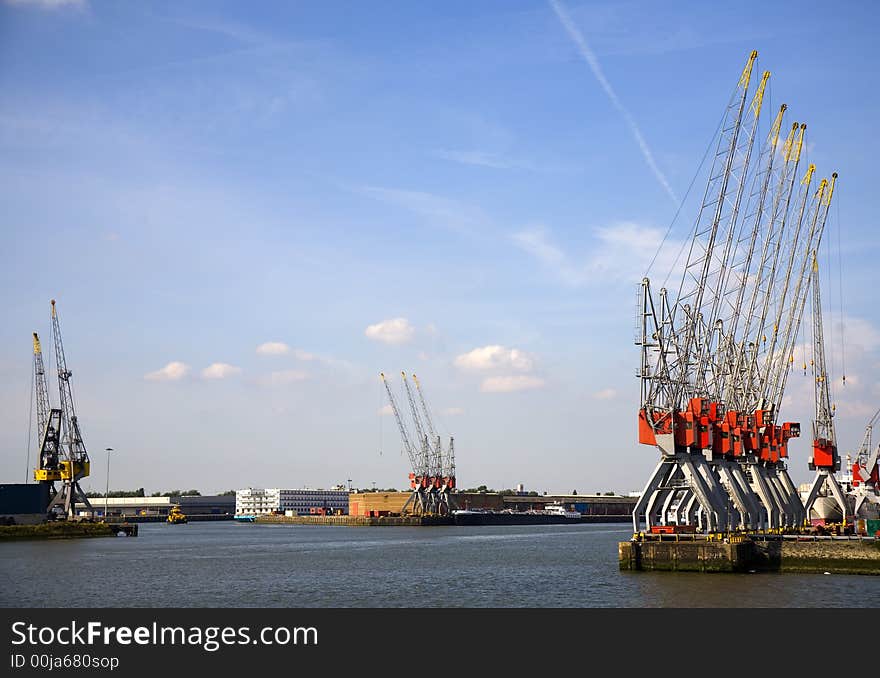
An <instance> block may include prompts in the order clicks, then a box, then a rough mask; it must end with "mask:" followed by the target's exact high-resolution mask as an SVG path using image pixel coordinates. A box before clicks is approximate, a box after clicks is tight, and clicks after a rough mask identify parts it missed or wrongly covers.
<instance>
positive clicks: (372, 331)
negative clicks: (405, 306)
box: [364, 318, 416, 345]
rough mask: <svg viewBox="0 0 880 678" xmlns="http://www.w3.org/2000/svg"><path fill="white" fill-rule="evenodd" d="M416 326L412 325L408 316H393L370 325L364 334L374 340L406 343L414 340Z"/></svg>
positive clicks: (387, 342) (386, 342)
mask: <svg viewBox="0 0 880 678" xmlns="http://www.w3.org/2000/svg"><path fill="white" fill-rule="evenodd" d="M415 332H416V328H415V327H413V326H412V325H410V322H409V320H407V319H406V318H391V319H390V320H383V321H382V322H379V323H376V324H375V325H370V326H369V327H367V329H366V330H364V334H365V335H367V337H369V338H370V339H373V340H374V341H381V342H383V343H385V344H394V345H396V344H406V343H408V342H409V341H411V340H412V338H413V336H414V335H415Z"/></svg>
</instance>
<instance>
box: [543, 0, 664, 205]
mask: <svg viewBox="0 0 880 678" xmlns="http://www.w3.org/2000/svg"><path fill="white" fill-rule="evenodd" d="M548 1H549V3H550V6H551V7H553V11H554V12H556V16H557V17H559V21H560V23H561V24H562V27H563V28H564V29H565V30H566V32H567V33H568V35H569V37H570V38H571V39H572V41H573V42H574V44H575V45H576V46H577V48H578V51H579V52H580V53H581V56H582V57H583V58H584V61H586V62H587V64H588V65H589V67H590V70H592V71H593V75H595V76H596V80H598V81H599V84H600V85H602V89H604V90H605V94H607V95H608V98H609V99H611V103H612V104H614V107H615V108H616V109H617V110H618V111H620V114H621V115H622V116H623V119H624V120H625V121H626V124H627V125H629V128H630V131H632V134H633V136H634V137H635V138H636V143H638V145H639V148H640V149H641V150H642V155H643V156H645V162H647V163H648V167H649V168H651V171H652V172H653V173H654V176H655V177H657V181H659V182H660V185H661V186H663V188H664V189H665V190H666V193H667V194H668V195H669V197H670V198H672V202H674V203H675V204H676V205H678V204H679V201H678V197H677V196H676V195H675V191H673V190H672V186H670V185H669V182H668V181H667V180H666V177H665V176H663V172H661V171H660V168H659V167H657V163H656V162H654V155H653V154H652V153H651V149H650V148H648V142H647V141H645V137H644V136H642V132H641V130H640V129H639V126H638V125H637V124H636V121H635V119H634V118H633V117H632V115H631V114H630V112H629V111H628V110H626V108H625V107H624V105H623V103H622V102H621V101H620V99H619V98H618V96H617V93H616V92H615V91H614V88H612V87H611V83H610V82H608V78H606V77H605V74H604V73H603V72H602V67H601V66H599V60H598V59H596V55H595V54H594V53H593V50H591V49H590V46H589V45H588V44H587V41H586V40H585V39H584V36H583V34H582V33H581V32H580V31H579V30H578V27H577V26H575V25H574V22H573V21H572V20H571V17H570V16H569V14H568V12H567V11H566V9H565V8H564V7H563V6H562V4H561V3H560V2H559V1H558V0H548Z"/></svg>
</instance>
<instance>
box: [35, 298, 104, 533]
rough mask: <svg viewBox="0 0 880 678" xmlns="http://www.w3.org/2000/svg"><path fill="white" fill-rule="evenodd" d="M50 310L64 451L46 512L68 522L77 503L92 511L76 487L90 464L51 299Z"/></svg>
mask: <svg viewBox="0 0 880 678" xmlns="http://www.w3.org/2000/svg"><path fill="white" fill-rule="evenodd" d="M51 307H52V311H51V314H52V338H53V341H54V345H55V365H56V369H57V373H58V391H59V395H60V401H61V407H60V417H59V419H58V424H59V427H58V429H56V430H55V432H56V433H57V431H59V430H60V444H59V445H58V448H59V449H60V450H61V451H63V454H62V455H61V457H62V460H61V461H60V462H59V463H58V473H59V475H60V478H55V479H60V481H61V487H60V489H58V491H57V492H55V494H54V496H53V497H52V499H51V500H50V501H49V506H48V509H47V510H48V513H49V515H53V514H56V513H60V514H63V515H64V516H65V517H68V518H69V517H71V516H72V515H73V512H74V508H75V505H76V503H77V502H81V503H82V504H83V505H85V507H86V509H87V510H89V511H92V505H91V503H90V502H89V499H88V497H86V495H85V492H83V490H82V488H81V487H80V484H79V483H80V481H81V480H82V479H83V478H85V477H87V476H88V475H89V470H90V462H89V455H88V452H87V451H86V446H85V443H84V442H83V438H82V432H81V431H80V427H79V419H78V418H77V416H76V409H75V406H74V402H73V390H72V388H71V385H70V378H71V377H72V376H73V373H72V372H71V371H70V370H69V369H68V368H67V359H66V357H65V355H64V343H63V341H62V339H61V323H60V321H59V319H58V311H57V309H56V308H55V300H54V299H52V301H51ZM35 354H36V345H35ZM54 412H56V410H50V417H49V421H50V424H51V422H52V413H54ZM46 430H47V432H48V430H49V426H47V429H46ZM45 437H46V436H44V439H45ZM44 446H45V440H44V443H43V444H42V445H41V454H42V448H43V447H44ZM41 463H42V462H41ZM53 473H54V472H53Z"/></svg>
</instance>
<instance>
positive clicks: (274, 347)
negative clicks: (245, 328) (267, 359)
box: [257, 341, 290, 355]
mask: <svg viewBox="0 0 880 678" xmlns="http://www.w3.org/2000/svg"><path fill="white" fill-rule="evenodd" d="M289 351H290V346H288V345H287V344H285V343H284V342H283V341H267V342H266V343H265V344H260V345H259V346H257V353H259V354H260V355H284V354H285V353H288V352H289Z"/></svg>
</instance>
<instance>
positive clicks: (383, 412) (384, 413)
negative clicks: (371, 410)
mask: <svg viewBox="0 0 880 678" xmlns="http://www.w3.org/2000/svg"><path fill="white" fill-rule="evenodd" d="M376 414H378V415H379V416H380V417H390V416H391V415H392V414H394V408H393V407H391V405H383V406H382V407H380V408H379V409H378V410H376Z"/></svg>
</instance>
